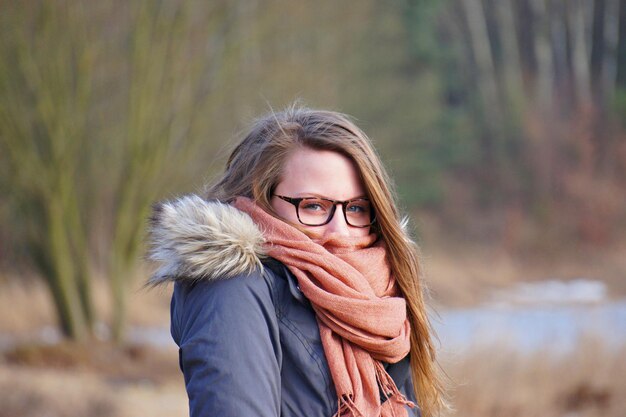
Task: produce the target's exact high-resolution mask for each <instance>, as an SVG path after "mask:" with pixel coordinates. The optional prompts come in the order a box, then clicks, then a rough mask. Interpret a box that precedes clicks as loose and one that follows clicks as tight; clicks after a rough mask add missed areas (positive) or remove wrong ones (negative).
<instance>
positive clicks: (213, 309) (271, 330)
mask: <svg viewBox="0 0 626 417" xmlns="http://www.w3.org/2000/svg"><path fill="white" fill-rule="evenodd" d="M152 236H153V239H154V241H153V252H152V257H153V258H154V259H156V260H158V261H160V262H161V263H162V266H161V268H160V269H159V270H158V271H157V273H156V274H155V275H154V276H153V277H152V279H151V281H152V283H153V284H158V283H161V282H165V281H175V282H176V283H175V286H174V293H173V296H172V302H171V333H172V337H173V338H174V340H175V342H176V344H177V345H178V346H179V363H180V368H181V370H182V372H183V374H184V377H185V384H186V388H187V394H188V395H189V408H190V417H211V416H220V417H242V416H258V417H278V416H281V417H304V416H306V417H331V416H333V415H334V414H335V413H336V412H337V395H336V393H335V388H334V386H333V381H332V378H331V376H330V371H329V369H328V363H327V361H326V358H325V356H324V350H323V347H322V343H321V340H320V334H319V328H318V325H317V321H316V318H315V313H314V311H313V309H312V308H311V305H310V303H309V301H308V300H307V299H306V298H305V297H304V295H303V294H302V292H300V290H299V289H298V284H297V281H296V279H295V277H294V276H293V274H291V272H289V270H288V269H287V268H286V267H285V266H284V265H283V264H281V263H280V262H278V261H276V260H274V259H271V258H267V257H264V255H263V251H262V248H261V243H262V235H261V233H260V231H259V230H258V229H257V227H256V226H255V225H254V224H253V223H252V221H251V220H250V218H249V217H247V216H246V215H245V214H243V213H241V212H239V211H237V210H236V209H234V208H232V207H231V206H228V205H224V204H220V203H213V202H206V201H204V200H202V199H200V198H199V197H186V198H183V199H180V200H177V201H174V202H171V203H165V204H164V205H161V206H160V207H158V208H157V210H156V211H155V215H154V217H153V223H152ZM216 257H217V258H216ZM216 270H217V271H218V272H216ZM386 367H387V372H388V373H389V375H391V377H392V378H393V379H394V381H395V383H396V385H397V386H398V388H399V390H400V391H401V392H402V393H403V394H404V395H405V396H406V397H407V398H408V399H410V400H412V401H414V402H415V397H414V394H413V385H412V381H411V377H410V367H409V361H408V357H406V358H405V359H403V360H402V361H400V362H398V363H396V364H389V365H386ZM408 410H409V415H410V416H419V410H418V409H417V408H415V409H408Z"/></svg>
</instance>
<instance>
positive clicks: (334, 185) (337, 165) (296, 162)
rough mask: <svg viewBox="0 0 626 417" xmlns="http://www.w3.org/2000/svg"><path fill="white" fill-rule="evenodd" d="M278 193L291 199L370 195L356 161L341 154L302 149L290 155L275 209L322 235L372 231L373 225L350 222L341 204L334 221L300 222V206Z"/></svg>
mask: <svg viewBox="0 0 626 417" xmlns="http://www.w3.org/2000/svg"><path fill="white" fill-rule="evenodd" d="M277 195H280V196H284V197H289V198H302V197H322V198H327V199H331V200H339V201H346V200H352V199H355V198H366V197H367V195H366V193H365V187H364V186H363V182H362V181H361V179H360V177H359V174H358V172H357V169H356V167H355V165H354V163H353V162H352V161H351V160H350V159H349V158H347V157H346V156H344V155H342V154H340V153H337V152H333V151H320V150H315V149H311V148H301V149H298V150H296V151H294V152H293V153H292V154H291V155H289V157H288V158H287V160H286V161H285V167H284V170H283V178H282V179H281V182H280V183H278V186H277V187H276V189H275V190H274V195H273V196H272V199H271V205H272V208H273V209H274V210H275V211H276V213H277V214H278V215H279V216H280V217H282V218H283V219H285V220H286V221H288V222H290V223H293V224H295V225H298V226H299V227H300V228H301V229H303V230H305V231H306V232H310V233H311V235H314V236H318V237H326V236H328V235H331V234H336V235H338V236H346V237H361V236H367V235H368V234H369V232H370V228H369V227H354V226H351V225H349V224H348V223H347V222H346V219H345V217H344V215H343V212H342V207H341V205H339V204H337V205H336V208H335V214H334V215H333V217H332V219H331V220H330V222H328V223H327V224H325V225H322V226H306V225H304V224H301V223H300V222H299V221H298V217H297V214H296V207H295V206H294V205H293V204H291V203H289V202H287V201H284V200H283V199H281V198H279V197H277ZM358 209H359V208H358V207H356V208H354V210H358ZM301 217H302V216H301Z"/></svg>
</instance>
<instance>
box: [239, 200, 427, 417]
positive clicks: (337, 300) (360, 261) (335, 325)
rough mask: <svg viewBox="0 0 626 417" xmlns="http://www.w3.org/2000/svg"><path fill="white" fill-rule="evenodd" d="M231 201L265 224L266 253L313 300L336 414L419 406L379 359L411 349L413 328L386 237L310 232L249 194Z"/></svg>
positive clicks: (390, 412) (369, 416)
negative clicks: (269, 210)
mask: <svg viewBox="0 0 626 417" xmlns="http://www.w3.org/2000/svg"><path fill="white" fill-rule="evenodd" d="M232 204H233V206H234V207H236V208H237V209H239V210H241V211H243V212H244V213H247V214H248V215H249V216H250V217H251V218H252V220H253V221H254V223H255V224H256V225H257V226H258V227H259V228H260V229H261V230H262V232H263V237H264V238H265V249H266V251H267V255H269V256H271V257H272V258H275V259H277V260H279V261H280V262H282V263H283V264H285V265H286V266H287V268H289V270H290V271H291V272H292V273H293V274H294V276H295V277H296V279H297V280H298V284H299V286H300V289H301V290H302V293H303V294H304V295H305V296H306V297H307V298H308V299H309V301H310V302H311V305H312V307H313V309H314V311H315V313H316V316H317V321H318V325H319V329H320V336H321V340H322V345H323V347H324V353H325V355H326V359H327V361H328V366H329V368H330V372H331V375H332V378H333V382H334V384H335V390H336V392H337V398H338V411H337V414H336V415H335V417H340V416H354V417H356V416H360V417H378V416H382V417H388V416H407V414H408V413H407V410H406V408H405V405H408V406H409V407H414V406H415V404H413V403H412V402H410V401H408V400H407V399H406V398H405V397H404V396H403V395H402V394H401V393H400V392H399V391H398V388H397V387H396V385H395V383H394V381H393V379H392V378H391V377H390V376H389V374H387V372H386V371H385V368H384V366H383V364H382V362H388V363H395V362H398V361H400V360H401V359H403V358H404V357H405V356H406V355H407V354H408V352H409V350H410V333H411V328H410V324H409V320H408V317H407V312H406V302H405V300H404V298H403V297H402V295H401V292H400V290H399V288H398V285H397V283H396V281H395V279H394V277H393V275H392V273H391V269H390V266H389V262H388V260H387V251H386V248H385V245H384V243H383V241H382V240H381V239H378V238H377V236H376V235H375V234H369V235H367V236H363V237H345V236H338V235H330V236H325V237H320V238H316V237H313V238H311V237H309V236H307V235H306V234H305V233H303V232H302V231H300V230H298V229H297V228H296V227H294V226H292V225H290V224H288V223H286V222H284V221H282V220H280V219H277V218H276V217H273V216H272V215H270V214H268V213H267V212H265V211H264V210H263V209H261V208H260V207H259V206H257V205H256V204H255V203H254V202H252V200H250V199H248V198H245V197H239V198H237V199H236V200H235V201H234V202H233V203H232ZM381 395H382V398H384V399H385V401H384V403H382V405H381Z"/></svg>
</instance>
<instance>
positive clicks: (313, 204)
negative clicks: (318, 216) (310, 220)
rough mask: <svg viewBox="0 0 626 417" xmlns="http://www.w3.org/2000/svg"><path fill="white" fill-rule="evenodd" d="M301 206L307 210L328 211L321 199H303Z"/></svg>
mask: <svg viewBox="0 0 626 417" xmlns="http://www.w3.org/2000/svg"><path fill="white" fill-rule="evenodd" d="M300 208H301V209H302V210H307V211H326V210H327V208H326V205H324V204H322V203H321V202H319V201H303V202H302V203H301V204H300Z"/></svg>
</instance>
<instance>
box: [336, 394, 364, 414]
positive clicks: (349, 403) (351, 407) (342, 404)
mask: <svg viewBox="0 0 626 417" xmlns="http://www.w3.org/2000/svg"><path fill="white" fill-rule="evenodd" d="M341 416H354V417H367V416H365V415H364V414H363V413H361V412H360V411H359V410H358V409H357V408H356V404H355V403H354V400H353V399H352V396H351V395H345V394H344V395H342V396H341V398H339V400H337V412H336V413H335V415H334V416H333V417H341Z"/></svg>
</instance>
